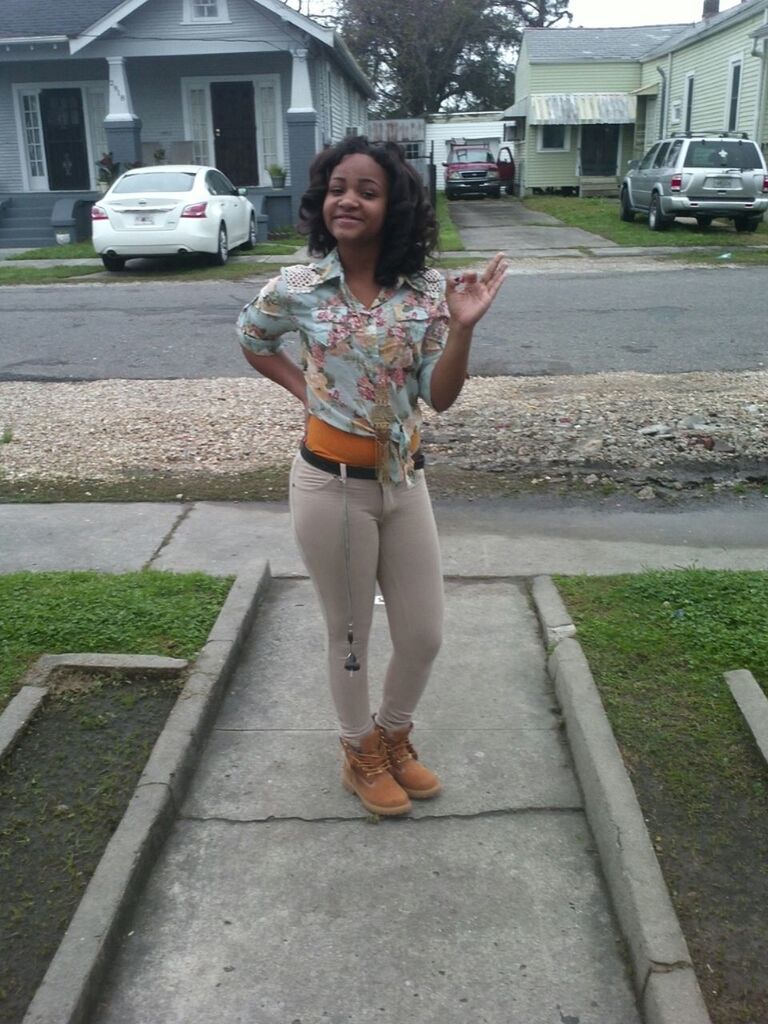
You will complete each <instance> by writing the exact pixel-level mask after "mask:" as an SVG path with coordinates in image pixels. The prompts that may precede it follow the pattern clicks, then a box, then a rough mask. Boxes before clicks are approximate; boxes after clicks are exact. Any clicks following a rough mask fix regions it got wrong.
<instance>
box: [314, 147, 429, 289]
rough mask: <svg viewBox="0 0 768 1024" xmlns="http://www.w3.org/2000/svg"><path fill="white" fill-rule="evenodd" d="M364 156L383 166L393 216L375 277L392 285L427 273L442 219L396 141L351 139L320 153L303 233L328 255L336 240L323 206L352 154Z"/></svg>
mask: <svg viewBox="0 0 768 1024" xmlns="http://www.w3.org/2000/svg"><path fill="white" fill-rule="evenodd" d="M353 153H362V154H364V155H365V156H370V157H371V158H372V159H374V160H375V161H376V163H377V164H379V166H380V167H382V168H383V170H384V172H385V174H386V175H387V181H388V183H389V193H388V199H387V214H386V217H385V219H384V226H383V228H382V244H381V251H380V254H379V260H378V263H377V265H376V270H375V273H374V277H375V279H376V281H377V282H378V284H382V285H385V286H392V285H393V284H395V282H396V281H397V278H398V276H399V275H400V274H413V273H416V272H418V271H420V270H423V269H424V266H425V263H426V259H427V257H428V256H429V254H430V253H431V252H432V251H433V249H435V247H436V246H437V220H436V218H435V212H434V210H433V209H432V204H431V203H430V201H429V198H428V196H427V192H426V189H425V188H424V185H423V183H422V181H421V178H420V177H419V174H418V172H417V171H416V170H415V168H414V167H412V165H411V164H409V163H408V161H407V160H406V159H405V156H404V154H403V151H402V149H401V148H400V146H398V145H397V143H395V142H382V143H376V142H369V141H368V139H367V138H366V137H365V136H364V135H350V136H347V138H345V139H343V140H342V141H341V142H339V143H337V144H336V145H335V146H331V147H329V148H328V149H324V150H322V151H321V152H320V153H318V154H317V156H316V157H315V159H314V160H313V161H312V164H311V166H310V168H309V187H308V188H307V191H306V192H305V193H304V195H303V196H302V199H301V205H300V207H299V231H300V232H301V234H303V235H306V236H307V241H308V246H309V250H310V252H312V253H313V254H315V255H319V256H327V255H328V253H329V252H331V250H332V249H335V248H336V239H335V238H334V237H333V235H332V234H331V233H330V232H329V231H328V229H327V227H326V226H325V222H324V220H323V202H324V201H325V195H326V192H327V191H328V182H329V180H330V177H331V172H332V171H333V169H334V168H335V167H336V166H337V165H338V164H340V163H341V161H342V160H343V159H344V157H346V156H351V155H352V154H353Z"/></svg>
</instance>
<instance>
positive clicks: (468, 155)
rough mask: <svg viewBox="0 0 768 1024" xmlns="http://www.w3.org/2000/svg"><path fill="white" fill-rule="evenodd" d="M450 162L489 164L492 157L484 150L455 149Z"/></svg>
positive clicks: (491, 161)
mask: <svg viewBox="0 0 768 1024" xmlns="http://www.w3.org/2000/svg"><path fill="white" fill-rule="evenodd" d="M451 162H452V163H455V164H491V163H493V157H492V156H491V154H490V153H489V152H488V151H487V150H486V149H457V150H455V151H454V153H453V156H452V158H451Z"/></svg>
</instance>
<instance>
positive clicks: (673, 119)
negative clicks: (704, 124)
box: [669, 100, 683, 124]
mask: <svg viewBox="0 0 768 1024" xmlns="http://www.w3.org/2000/svg"><path fill="white" fill-rule="evenodd" d="M682 110H683V101H682V100H672V105H671V108H670V111H669V123H670V124H680V115H681V113H682Z"/></svg>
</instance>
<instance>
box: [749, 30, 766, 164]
mask: <svg viewBox="0 0 768 1024" xmlns="http://www.w3.org/2000/svg"><path fill="white" fill-rule="evenodd" d="M763 24H764V25H765V24H768V10H767V11H766V12H765V14H764V15H763ZM761 44H762V45H761ZM766 49H768V39H765V38H764V39H760V40H757V39H755V40H754V42H753V45H752V56H753V57H757V59H758V60H759V61H760V78H759V85H758V89H757V110H756V111H755V141H756V142H757V144H758V146H759V147H760V149H761V150H762V151H763V155H765V151H766V148H767V147H768V141H766V140H764V139H763V132H764V130H765V113H766V111H765V107H766V81H767V80H768V67H767V66H766V65H768V60H767V59H766Z"/></svg>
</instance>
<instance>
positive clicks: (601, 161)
mask: <svg viewBox="0 0 768 1024" xmlns="http://www.w3.org/2000/svg"><path fill="white" fill-rule="evenodd" d="M618 153H619V125H617V124H585V125H582V128H581V173H582V174H583V175H584V176H585V177H587V178H612V177H614V176H615V174H616V161H617V159H618Z"/></svg>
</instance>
